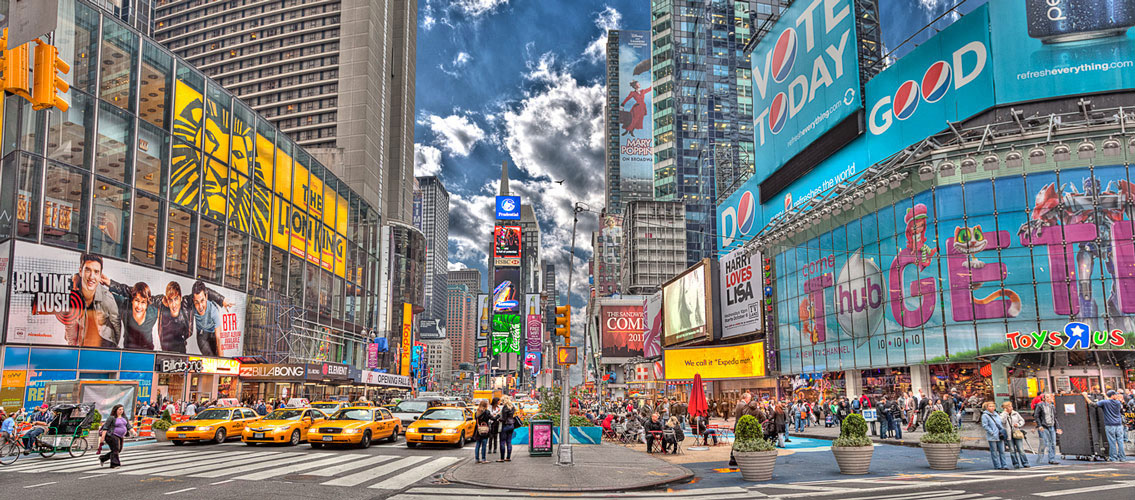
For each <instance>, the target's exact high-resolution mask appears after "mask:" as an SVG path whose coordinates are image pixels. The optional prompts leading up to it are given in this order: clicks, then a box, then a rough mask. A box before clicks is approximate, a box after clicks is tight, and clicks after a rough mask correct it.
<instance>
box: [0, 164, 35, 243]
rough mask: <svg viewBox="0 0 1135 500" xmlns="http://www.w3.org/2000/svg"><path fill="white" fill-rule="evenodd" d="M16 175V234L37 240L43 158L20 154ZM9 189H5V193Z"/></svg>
mask: <svg viewBox="0 0 1135 500" xmlns="http://www.w3.org/2000/svg"><path fill="white" fill-rule="evenodd" d="M19 158H20V169H19V172H18V173H17V175H16V236H18V237H20V238H26V239H29V240H35V239H36V238H38V237H39V220H40V219H39V207H40V204H39V195H40V178H41V176H42V175H43V160H41V159H39V158H35V157H33V156H31V155H20V157H19ZM8 192H9V191H8V190H6V189H5V194H7V193H8Z"/></svg>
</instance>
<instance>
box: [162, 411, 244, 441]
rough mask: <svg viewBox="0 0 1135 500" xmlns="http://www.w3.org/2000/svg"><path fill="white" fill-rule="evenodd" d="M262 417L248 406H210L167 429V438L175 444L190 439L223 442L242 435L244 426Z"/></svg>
mask: <svg viewBox="0 0 1135 500" xmlns="http://www.w3.org/2000/svg"><path fill="white" fill-rule="evenodd" d="M259 418H260V415H257V414H256V412H254V411H252V410H250V409H248V408H210V409H208V410H202V411H200V412H199V413H197V415H195V416H194V417H193V418H192V419H190V420H188V421H185V422H180V423H178V424H177V425H175V426H172V427H170V428H169V430H167V431H166V439H168V440H169V441H170V442H171V443H173V444H174V445H178V446H180V445H182V444H185V443H186V442H188V441H212V442H215V443H218V444H220V443H223V442H225V440H226V439H228V438H231V437H233V436H240V435H241V432H242V431H244V427H245V426H246V425H247V424H249V423H251V422H253V421H255V420H258V419H259Z"/></svg>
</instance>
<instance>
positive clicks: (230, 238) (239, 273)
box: [225, 231, 249, 290]
mask: <svg viewBox="0 0 1135 500" xmlns="http://www.w3.org/2000/svg"><path fill="white" fill-rule="evenodd" d="M247 243H248V236H247V235H245V234H242V233H238V232H236V231H229V232H228V235H227V236H226V238H225V259H226V260H225V286H228V287H232V288H236V289H238V290H243V289H244V280H245V278H247V277H248V267H249V266H248V264H247V263H246V262H245V261H244V258H245V257H246V256H247V255H248V247H247Z"/></svg>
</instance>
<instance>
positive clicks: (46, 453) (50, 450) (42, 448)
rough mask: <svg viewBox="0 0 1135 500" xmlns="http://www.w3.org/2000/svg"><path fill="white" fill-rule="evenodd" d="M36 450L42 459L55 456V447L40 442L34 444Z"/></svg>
mask: <svg viewBox="0 0 1135 500" xmlns="http://www.w3.org/2000/svg"><path fill="white" fill-rule="evenodd" d="M35 446H36V450H37V451H39V456H41V457H43V458H51V457H54V456H55V446H54V445H47V444H44V443H41V442H36V444H35Z"/></svg>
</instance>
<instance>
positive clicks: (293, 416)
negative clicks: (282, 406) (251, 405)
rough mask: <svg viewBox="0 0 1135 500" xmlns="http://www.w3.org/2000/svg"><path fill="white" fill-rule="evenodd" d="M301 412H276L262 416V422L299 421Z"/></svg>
mask: <svg viewBox="0 0 1135 500" xmlns="http://www.w3.org/2000/svg"><path fill="white" fill-rule="evenodd" d="M301 416H303V410H276V411H274V412H272V413H269V414H267V415H265V416H264V420H299V419H300V417H301Z"/></svg>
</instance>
